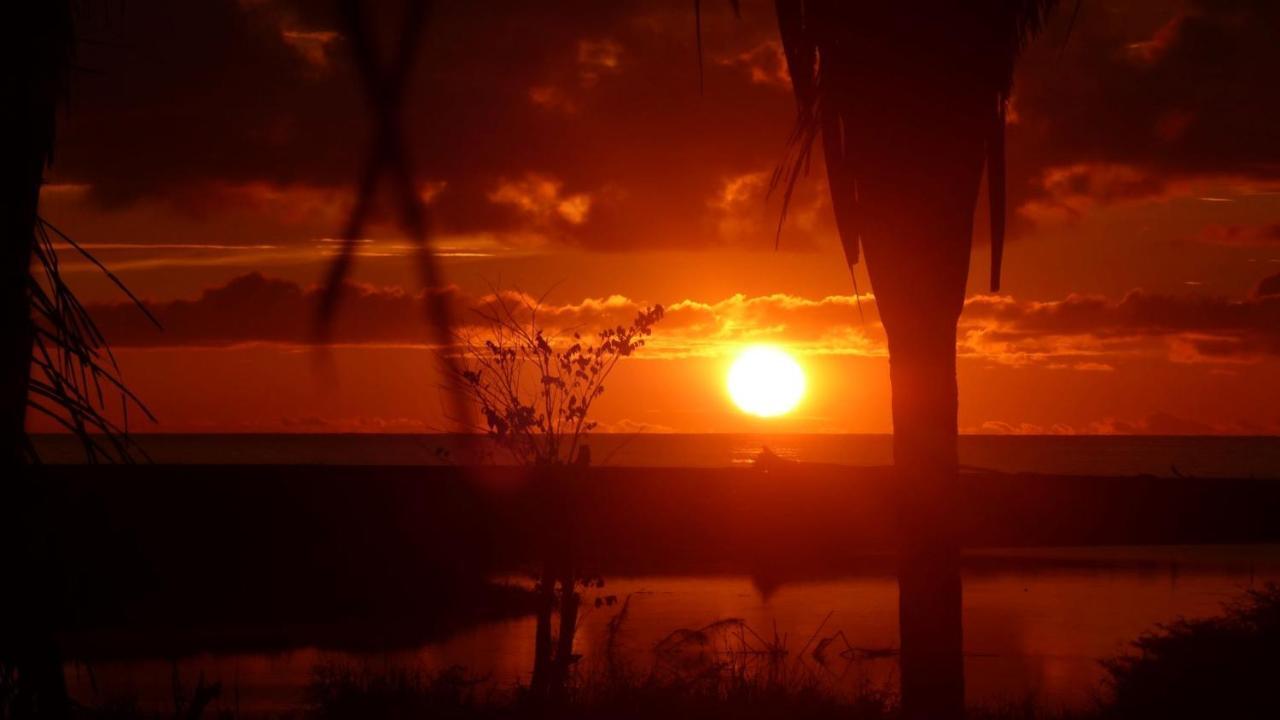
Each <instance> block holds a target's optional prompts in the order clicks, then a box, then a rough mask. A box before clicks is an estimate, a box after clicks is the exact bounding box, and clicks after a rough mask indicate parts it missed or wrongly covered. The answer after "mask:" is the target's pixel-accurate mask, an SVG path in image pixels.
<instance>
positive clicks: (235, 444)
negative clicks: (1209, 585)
mask: <svg viewBox="0 0 1280 720" xmlns="http://www.w3.org/2000/svg"><path fill="white" fill-rule="evenodd" d="M138 440H139V442H140V443H141V445H142V447H143V448H144V449H145V450H146V451H147V453H148V454H149V455H150V456H151V458H152V459H153V460H155V461H156V462H159V463H251V464H256V463H266V464H276V463H301V464H322V465H347V464H351V465H422V464H426V465H431V464H439V463H442V462H462V461H465V460H466V458H465V457H463V455H462V451H461V450H460V448H461V447H462V443H460V442H459V439H458V438H457V437H453V436H449V435H371V434H365V435H303V434H294V435H229V434H228V435H141V436H138ZM39 445H40V447H41V448H42V450H43V453H44V455H45V456H46V458H47V459H48V461H50V462H75V461H76V460H77V458H78V457H79V456H78V454H77V447H76V445H75V443H74V442H72V441H71V440H70V438H68V437H66V436H45V437H43V438H40V440H39ZM590 445H591V449H592V457H593V461H594V463H595V464H597V465H639V466H686V467H716V466H726V465H735V464H744V463H749V462H751V460H752V459H753V458H754V457H755V456H756V455H757V454H759V452H760V450H761V448H764V447H768V448H769V449H770V450H772V451H773V452H775V453H777V454H778V455H781V456H783V457H787V458H791V459H795V460H801V461H805V462H819V463H840V464H847V465H888V464H890V463H891V462H892V457H893V439H892V437H890V436H888V435H783V434H780V435H729V434H724V435H659V434H644V435H623V434H616V435H615V434H610V435H603V434H602V435H595V436H592V438H591V439H590ZM960 461H961V462H962V463H964V464H965V465H968V466H972V467H977V468H987V469H992V470H1002V471H1006V472H1024V471H1025V472H1051V473H1063V474H1079V475H1138V474H1151V475H1161V476H1167V475H1177V474H1181V475H1192V476H1199V477H1274V478H1280V437H1274V436H1273V437H1220V436H1186V437H1181V436H1180V437H1154V436H1060V435H1054V436H1002V435H966V436H962V437H961V438H960Z"/></svg>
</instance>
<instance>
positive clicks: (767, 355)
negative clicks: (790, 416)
mask: <svg viewBox="0 0 1280 720" xmlns="http://www.w3.org/2000/svg"><path fill="white" fill-rule="evenodd" d="M804 386H805V381H804V370H801V369H800V365H799V364H798V363H797V362H796V361H795V359H794V358H792V357H791V356H790V355H788V354H787V353H785V352H783V351H782V350H779V349H778V348H775V347H769V346H766V345H761V346H757V347H751V348H747V349H746V350H743V351H742V354H740V355H738V359H737V360H734V361H733V367H731V368H729V397H731V398H733V402H734V403H735V404H736V405H737V406H738V407H739V408H741V409H742V410H743V412H748V413H751V414H752V415H759V416H760V417H774V416H776V415H782V414H783V413H786V412H789V411H790V410H792V409H793V408H794V407H795V406H796V405H797V404H798V403H799V402H800V398H802V397H804Z"/></svg>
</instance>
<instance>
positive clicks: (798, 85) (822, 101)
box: [771, 0, 1057, 290]
mask: <svg viewBox="0 0 1280 720" xmlns="http://www.w3.org/2000/svg"><path fill="white" fill-rule="evenodd" d="M775 4H776V9H777V14H778V29H779V33H780V35H781V38H782V45H783V54H784V55H785V57H786V61H787V69H788V71H789V73H790V75H791V79H792V87H793V89H794V92H795V96H796V101H797V105H798V113H797V121H796V127H795V130H794V131H793V132H792V135H791V140H790V143H789V151H788V153H787V155H786V157H785V158H784V159H783V161H782V162H781V163H780V164H779V166H778V168H777V170H776V171H775V173H774V175H773V182H772V184H771V189H775V190H776V189H778V188H779V187H780V188H781V190H782V212H781V217H780V220H779V227H778V231H779V234H780V233H781V227H782V224H781V223H782V221H783V220H785V218H786V213H787V209H788V208H789V206H790V201H791V196H792V193H793V191H794V188H795V183H796V182H797V180H798V179H799V178H800V176H801V175H803V174H804V173H805V172H806V171H807V169H808V165H809V162H810V157H811V152H812V150H811V146H812V143H813V142H814V140H816V139H817V138H818V137H819V136H821V137H822V139H823V146H824V157H825V159H826V164H827V173H828V182H829V184H830V186H831V192H832V195H833V198H832V199H833V203H832V204H833V206H834V208H835V216H836V226H837V229H838V230H839V233H840V236H841V242H842V244H843V246H844V250H845V254H846V259H847V260H848V262H849V264H850V265H853V264H855V263H857V262H858V259H859V254H860V253H859V243H860V237H861V216H860V212H859V208H858V202H857V178H856V177H855V176H853V174H851V172H850V169H849V167H848V163H847V162H845V149H846V142H845V137H844V133H845V128H844V126H843V123H842V122H841V118H840V117H839V113H838V110H837V109H836V108H838V107H841V106H847V104H848V103H849V102H850V101H851V100H857V98H849V97H842V94H844V93H847V88H845V87H844V84H843V83H842V82H841V81H840V79H839V78H833V77H832V76H831V75H832V73H831V71H830V70H829V69H828V70H827V71H825V72H824V68H823V62H822V55H823V39H822V38H823V34H822V32H821V31H822V28H821V23H822V22H823V21H824V19H822V18H814V17H813V15H812V13H811V12H810V10H811V9H812V8H813V6H815V5H817V4H818V3H814V2H812V0H810V1H809V2H806V0H776V3H775ZM1056 4H1057V0H987V1H986V2H977V1H975V2H974V3H972V4H969V5H968V6H967V7H965V8H962V9H961V10H959V11H960V12H969V13H980V14H982V15H985V17H982V18H981V19H982V21H983V22H984V27H985V28H986V29H987V30H988V32H989V35H988V37H987V38H985V41H978V42H980V45H979V49H980V51H981V52H983V58H982V60H983V66H984V68H983V71H982V73H983V78H982V79H983V82H984V83H985V88H984V90H985V92H986V93H987V94H988V95H989V106H990V108H991V110H990V116H989V118H988V121H987V131H986V137H985V148H986V160H987V172H988V195H989V198H990V203H991V287H992V290H998V289H999V286H1000V272H1001V263H1002V260H1003V249H1004V237H1005V215H1006V190H1005V153H1004V132H1005V113H1006V108H1007V106H1008V101H1009V94H1010V91H1011V89H1012V85H1013V68H1014V63H1015V61H1016V60H1017V58H1018V55H1019V54H1020V53H1021V51H1022V50H1023V48H1024V47H1025V46H1026V43H1027V42H1028V41H1029V40H1030V39H1031V38H1032V37H1034V36H1035V35H1036V34H1037V33H1039V32H1040V30H1041V29H1042V28H1043V27H1044V23H1045V20H1046V18H1047V17H1048V14H1049V12H1050V11H1051V10H1052V9H1053V7H1054V6H1055V5H1056ZM946 5H947V8H946V9H947V10H948V11H949V12H956V11H957V8H956V6H955V5H953V4H951V3H946ZM941 9H943V8H942V7H941V6H939V10H941ZM919 12H920V13H921V14H922V15H924V14H927V13H929V12H930V10H929V8H928V7H921V8H919ZM877 30H878V29H877V28H873V27H869V28H866V30H865V32H867V33H868V34H870V33H875V32H877Z"/></svg>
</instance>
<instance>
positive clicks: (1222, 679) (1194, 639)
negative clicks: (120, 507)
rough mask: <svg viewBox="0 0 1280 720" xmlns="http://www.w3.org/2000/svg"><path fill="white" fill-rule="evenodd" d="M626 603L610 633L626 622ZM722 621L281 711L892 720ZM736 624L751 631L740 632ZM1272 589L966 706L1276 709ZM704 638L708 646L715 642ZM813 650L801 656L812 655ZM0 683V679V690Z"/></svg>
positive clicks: (978, 711)
mask: <svg viewBox="0 0 1280 720" xmlns="http://www.w3.org/2000/svg"><path fill="white" fill-rule="evenodd" d="M625 616H626V610H625V608H623V609H622V610H621V611H620V612H619V613H618V615H617V616H616V617H617V618H618V620H617V621H616V622H615V624H614V625H613V626H612V627H611V628H610V632H611V633H616V632H617V631H618V626H619V625H621V623H624V622H625ZM735 622H737V621H722V622H721V623H715V624H712V625H709V626H707V627H706V628H701V629H698V630H692V631H689V630H684V631H676V632H674V633H672V635H671V637H670V638H668V639H667V640H665V641H663V642H662V643H660V644H659V646H658V647H656V648H654V662H653V664H652V666H651V667H648V668H645V669H643V670H639V669H636V668H633V667H631V666H629V665H628V664H627V663H626V662H625V661H623V660H621V659H620V658H618V657H614V656H612V655H611V653H610V651H609V647H610V643H608V642H606V644H605V651H604V656H603V657H600V658H595V659H594V660H595V662H593V663H592V664H591V665H590V669H588V668H587V667H585V666H584V667H583V668H580V669H579V672H578V674H577V677H576V678H575V681H574V683H573V685H572V688H571V692H570V693H569V695H568V696H567V697H566V698H565V699H563V700H562V701H560V702H557V703H554V704H547V703H537V702H534V701H533V700H532V699H531V697H530V696H529V694H528V692H527V690H526V689H525V688H523V687H501V686H498V685H496V684H494V683H493V682H491V681H489V680H487V679H485V678H478V677H474V676H472V675H469V674H468V673H467V671H466V670H465V669H463V668H450V669H446V670H443V671H440V672H434V673H428V672H424V671H421V670H415V669H392V670H388V669H386V668H378V669H369V668H357V667H348V666H329V665H326V666H319V667H317V668H315V671H314V679H313V681H312V684H311V686H310V688H309V693H308V701H307V703H306V705H304V706H302V707H299V708H297V709H296V710H294V711H292V712H290V713H287V714H286V716H287V717H295V718H314V719H316V720H356V719H360V720H380V719H400V718H404V719H406V720H407V719H409V718H445V719H449V718H452V719H456V720H472V719H475V720H503V719H507V718H510V719H513V720H517V719H520V718H570V719H580V720H642V719H648V718H660V719H662V720H670V719H672V718H708V719H712V720H716V719H719V718H724V719H726V720H728V719H729V718H734V719H735V720H756V719H759V720H764V719H766V718H778V719H780V720H781V719H783V718H785V719H787V720H806V719H808V718H813V719H815V720H816V719H818V718H824V719H825V718H836V717H839V718H851V719H853V720H892V719H895V718H898V717H899V712H898V706H897V703H896V698H894V697H893V696H892V695H891V694H889V693H887V692H884V691H883V690H881V689H878V688H874V687H863V688H857V689H854V690H852V691H837V690H833V689H832V686H831V685H830V684H829V683H828V682H826V681H825V680H824V678H823V676H822V673H821V672H819V671H818V670H819V668H820V665H821V663H820V662H818V663H817V664H815V662H814V657H809V658H802V657H799V654H798V653H797V654H794V655H787V654H784V653H781V652H775V650H776V648H775V647H773V646H771V645H770V644H769V642H768V641H767V640H764V639H760V640H761V642H759V643H756V642H750V641H747V642H743V643H740V644H737V645H734V644H733V643H729V644H724V643H714V642H711V640H712V635H714V634H715V633H718V632H722V633H724V635H723V636H722V639H723V637H733V636H734V634H735V633H736V632H738V631H741V630H743V628H740V627H738V626H737V625H735V624H734V623H735ZM747 632H750V630H749V629H747ZM1277 647H1280V588H1277V587H1275V586H1270V587H1268V588H1267V589H1265V590H1261V591H1251V592H1249V593H1248V594H1246V595H1245V596H1244V597H1242V598H1241V599H1239V600H1238V601H1237V602H1235V603H1233V604H1232V605H1230V606H1228V607H1227V608H1225V610H1224V613H1223V614H1222V615H1220V616H1217V617H1212V618H1206V619H1199V620H1179V621H1176V622H1174V623H1172V624H1169V625H1167V626H1160V627H1158V628H1157V629H1155V630H1153V631H1152V632H1151V633H1149V634H1147V635H1144V636H1143V637H1141V638H1138V639H1137V640H1135V641H1134V642H1133V644H1132V649H1131V652H1130V653H1128V654H1126V655H1124V656H1122V657H1119V658H1115V659H1112V660H1109V661H1106V662H1105V663H1104V665H1105V667H1106V669H1107V670H1108V674H1109V678H1108V681H1107V686H1106V687H1103V688H1099V691H1100V692H1099V699H1098V701H1097V702H1096V704H1095V705H1094V706H1093V707H1089V708H1083V709H1079V710H1075V711H1071V712H1065V711H1061V710H1057V709H1052V708H1045V707H1041V706H1037V705H1036V704H1034V703H1032V702H1028V703H1024V704H1017V705H1010V706H1006V707H985V708H972V709H971V710H970V713H969V716H970V717H971V718H974V719H975V720H1148V719H1155V718H1172V719H1174V720H1180V719H1182V718H1188V719H1189V718H1223V719H1239V718H1245V719H1252V718H1275V717H1280V696H1278V695H1277V693H1276V686H1275V681H1276V678H1280V653H1277V652H1276V651H1275V649H1276V648H1277ZM713 648H715V649H713ZM815 651H816V648H810V649H809V650H807V651H806V653H807V654H812V655H816V652H815ZM3 691H4V688H3V685H0V693H2V692H3ZM220 694H221V689H220V688H218V687H217V686H208V685H204V684H203V683H201V684H198V685H196V686H195V687H190V688H186V689H185V690H184V689H181V688H179V687H177V686H176V685H175V702H174V706H175V707H174V710H173V711H172V712H167V713H164V714H162V715H160V716H164V717H178V718H192V719H194V718H201V717H208V718H219V717H227V718H231V717H238V714H237V713H236V712H234V711H232V710H226V709H223V708H227V707H229V706H228V704H227V703H226V702H225V700H226V699H225V698H221V697H220ZM76 714H77V715H78V716H79V717H83V718H121V719H124V718H139V717H143V716H144V713H142V712H140V711H139V710H138V709H137V707H136V705H134V704H131V703H130V702H129V701H127V700H125V701H122V702H117V703H114V704H112V705H109V706H105V707H98V708H88V707H81V708H79V709H78V710H77V713H76Z"/></svg>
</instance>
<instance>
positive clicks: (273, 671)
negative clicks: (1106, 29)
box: [69, 546, 1280, 716]
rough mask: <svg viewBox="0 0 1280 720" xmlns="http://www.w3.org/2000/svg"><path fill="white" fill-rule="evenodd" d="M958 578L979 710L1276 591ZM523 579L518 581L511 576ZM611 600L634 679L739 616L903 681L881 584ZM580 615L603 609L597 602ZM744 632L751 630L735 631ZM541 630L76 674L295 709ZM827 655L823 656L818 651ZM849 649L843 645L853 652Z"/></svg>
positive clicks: (850, 581) (1261, 558) (670, 583)
mask: <svg viewBox="0 0 1280 720" xmlns="http://www.w3.org/2000/svg"><path fill="white" fill-rule="evenodd" d="M972 565H973V566H974V567H973V568H971V569H970V570H968V571H966V573H965V578H964V632H965V652H966V660H965V668H966V675H967V685H968V698H969V701H970V702H971V703H977V704H1004V703H1022V702H1026V701H1028V700H1034V701H1036V702H1037V703H1042V704H1044V705H1046V706H1048V707H1063V708H1071V707H1082V706H1086V705H1088V704H1089V703H1090V702H1092V701H1093V699H1094V698H1095V697H1098V694H1099V693H1105V692H1106V688H1105V682H1104V680H1105V672H1104V669H1103V667H1102V665H1101V661H1102V660H1104V659H1106V658H1110V657H1114V656H1116V655H1117V654H1119V653H1124V652H1126V651H1127V650H1128V649H1129V643H1130V642H1131V641H1132V640H1133V639H1135V638H1136V637H1138V636H1139V635H1140V634H1141V633H1144V632H1147V631H1149V630H1152V629H1154V628H1155V626H1156V625H1157V624H1159V623H1166V622H1170V621H1172V620H1174V619H1176V618H1179V617H1188V618H1191V617H1202V616H1208V615H1212V614H1215V613H1217V612H1219V611H1220V610H1221V609H1222V607H1223V604H1224V603H1228V602H1231V601H1233V600H1234V599H1236V598H1239V597H1240V595H1241V594H1242V593H1243V592H1244V591H1246V590H1248V589H1250V588H1260V587H1262V586H1264V585H1265V584H1266V583H1269V582H1276V581H1280V546H1252V547H1225V546H1219V547H1212V546H1209V547H1205V546H1201V547H1159V548H1157V547H1126V548H1088V549H1083V548H1080V549H1070V548H1065V549H1038V550H1022V551H1005V552H998V551H987V552H984V553H981V554H980V556H975V557H973V562H972ZM513 580H515V581H519V579H513ZM591 592H592V593H596V594H598V595H601V596H605V595H614V596H616V597H617V598H618V599H619V600H620V601H623V602H627V599H628V598H629V602H628V605H627V608H628V609H627V617H626V620H625V622H624V623H623V624H622V626H621V628H622V629H621V632H620V633H619V635H618V636H617V640H616V647H617V648H618V655H620V656H621V657H622V658H623V660H624V661H625V662H626V664H627V665H629V666H630V667H631V668H632V669H634V670H637V671H640V672H647V671H649V670H650V669H655V668H656V669H657V670H659V671H661V670H662V669H663V667H664V665H663V664H664V663H670V662H674V661H673V660H672V659H671V658H670V657H668V656H666V655H664V654H663V653H661V652H659V651H658V649H657V648H658V647H659V645H660V643H661V642H662V640H663V639H664V638H666V637H667V636H668V635H670V634H671V633H672V631H674V630H677V629H681V628H690V629H697V628H703V627H705V626H707V625H709V624H711V623H713V622H715V621H718V620H724V619H728V618H736V619H739V620H741V621H743V623H744V624H745V628H744V629H742V630H731V631H727V632H724V633H721V634H719V635H716V634H713V635H712V642H711V644H710V645H709V646H708V648H707V650H708V651H709V652H711V653H716V652H721V651H725V650H733V649H738V648H740V647H741V642H742V639H741V638H743V637H745V638H746V642H747V643H748V644H750V645H751V646H754V647H761V646H762V644H761V641H760V640H757V639H755V638H753V637H752V636H751V635H750V633H752V632H754V633H757V634H759V635H760V636H761V637H762V638H765V639H772V638H774V637H775V633H776V637H778V638H780V639H782V640H783V641H784V643H785V646H786V648H787V650H788V657H789V660H788V662H789V663H791V664H790V665H789V667H790V668H791V671H793V672H802V673H812V674H813V676H816V677H818V678H819V679H820V682H822V683H823V684H825V685H827V686H829V687H830V689H831V690H832V691H835V692H850V693H851V692H855V691H857V690H858V689H859V688H868V687H869V688H872V689H880V690H886V691H888V692H893V691H894V688H895V684H896V676H897V660H896V657H895V648H896V645H897V587H896V583H895V581H894V578H893V577H891V576H885V575H868V576H848V577H826V578H813V579H810V580H803V581H792V582H787V583H785V584H782V585H770V584H766V583H762V582H760V581H759V580H757V579H753V578H751V577H748V576H732V575H731V576H715V575H707V576H698V577H680V576H647V577H628V578H612V579H609V580H608V581H607V584H606V586H605V588H604V589H602V590H593V591H591ZM587 601H588V602H587V603H586V605H587V606H588V607H590V606H591V605H593V603H592V602H591V601H592V596H591V595H588V596H587ZM619 611H620V605H614V606H613V607H603V608H599V609H596V608H593V607H592V608H591V609H588V610H586V611H585V612H586V615H585V617H584V618H583V622H582V625H581V629H580V634H579V636H578V642H577V646H576V649H577V650H578V651H579V652H581V653H582V654H583V656H584V658H583V661H582V665H581V668H582V671H583V672H592V671H594V670H597V669H599V667H600V663H601V659H602V658H603V656H604V645H605V642H606V637H607V631H606V626H607V624H608V621H609V620H610V619H611V618H612V617H614V615H615V614H616V613H617V612H619ZM739 633H743V634H742V635H740V634H739ZM533 634H534V620H533V618H532V617H522V618H516V619H511V620H506V621H500V622H490V623H485V624H482V625H479V626H475V627H470V628H467V629H464V630H462V631H460V632H458V633H456V634H454V635H452V636H451V637H449V638H448V639H446V640H444V641H443V642H438V643H432V644H428V645H424V646H421V647H416V648H408V649H398V650H387V651H378V652H359V653H352V652H342V651H336V650H328V649H324V648H319V647H298V648H295V649H291V650H287V651H284V652H273V653H261V652H258V653H239V654H237V653H231V654H221V655H211V654H195V655H190V656H186V657H181V658H156V659H150V660H129V661H98V662H94V663H93V664H92V665H89V666H86V665H82V664H72V665H70V666H69V670H70V672H69V678H70V680H71V684H72V689H73V691H74V692H75V693H76V694H77V696H78V697H80V698H82V699H101V700H105V699H109V698H113V697H117V698H118V697H122V696H123V697H132V698H135V699H137V700H138V701H139V702H140V703H141V704H142V706H143V707H145V708H149V709H152V710H154V711H156V712H163V711H168V710H171V708H172V697H173V694H172V693H173V690H172V688H173V684H172V683H173V678H174V676H175V675H174V673H175V670H176V672H177V676H178V677H180V678H181V680H182V682H183V683H185V684H186V686H187V687H188V688H190V687H191V686H193V685H194V684H195V683H196V680H197V678H199V677H203V678H204V679H205V681H206V682H221V683H222V684H223V688H224V692H223V695H222V697H221V699H220V700H219V701H218V703H217V704H216V705H217V707H221V708H224V709H237V710H238V711H239V713H240V714H241V716H252V715H258V714H273V713H277V712H287V711H291V710H296V709H297V708H298V707H299V706H300V705H303V704H305V702H306V701H307V694H306V690H307V686H308V683H309V682H310V681H311V679H312V673H313V672H314V671H315V669H316V668H318V667H322V666H325V665H333V664H336V665H340V666H344V667H353V668H356V669H367V670H370V671H373V672H379V671H383V670H387V669H391V668H398V669H411V670H422V671H427V672H430V671H433V670H439V669H443V668H448V667H451V666H461V667H464V668H466V670H467V672H468V673H470V674H472V675H474V676H476V677H483V678H486V679H487V680H486V682H487V683H488V684H490V685H491V686H492V687H493V688H495V689H498V690H501V689H503V688H510V687H512V686H514V685H515V684H516V683H521V682H524V683H527V682H528V680H529V674H530V669H531V658H532V656H533ZM828 638H831V640H830V642H826V643H824V645H825V652H821V653H818V654H816V655H815V652H814V651H815V649H816V648H817V644H818V643H820V642H822V641H824V640H826V639H828ZM846 641H847V644H846Z"/></svg>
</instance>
